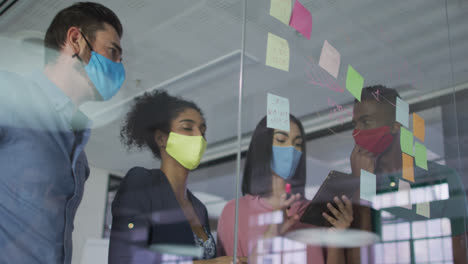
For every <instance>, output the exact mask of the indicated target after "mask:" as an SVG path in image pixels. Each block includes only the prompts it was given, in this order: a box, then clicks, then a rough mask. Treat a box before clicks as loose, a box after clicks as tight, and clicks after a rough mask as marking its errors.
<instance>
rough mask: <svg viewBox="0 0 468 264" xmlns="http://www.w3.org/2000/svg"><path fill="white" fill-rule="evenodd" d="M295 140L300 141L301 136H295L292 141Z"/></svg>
mask: <svg viewBox="0 0 468 264" xmlns="http://www.w3.org/2000/svg"><path fill="white" fill-rule="evenodd" d="M296 139H302V136H301V135H299V136H296V137H295V138H294V140H296Z"/></svg>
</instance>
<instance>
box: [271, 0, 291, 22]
mask: <svg viewBox="0 0 468 264" xmlns="http://www.w3.org/2000/svg"><path fill="white" fill-rule="evenodd" d="M270 15H271V16H272V17H274V18H276V19H278V20H279V21H281V22H283V23H284V24H286V25H289V20H290V19H291V0H271V3H270Z"/></svg>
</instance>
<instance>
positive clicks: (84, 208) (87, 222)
mask: <svg viewBox="0 0 468 264" xmlns="http://www.w3.org/2000/svg"><path fill="white" fill-rule="evenodd" d="M108 178H109V172H108V171H105V170H101V169H98V168H93V167H91V174H90V176H89V178H88V180H87V181H86V185H85V191H84V195H83V200H82V201H81V204H80V206H79V208H78V211H77V213H76V216H75V229H74V231H73V259H72V264H80V263H81V258H82V256H83V253H84V252H83V248H84V245H85V243H86V241H87V240H95V239H101V236H102V230H103V224H104V211H105V207H106V193H107V184H108V183H107V182H108Z"/></svg>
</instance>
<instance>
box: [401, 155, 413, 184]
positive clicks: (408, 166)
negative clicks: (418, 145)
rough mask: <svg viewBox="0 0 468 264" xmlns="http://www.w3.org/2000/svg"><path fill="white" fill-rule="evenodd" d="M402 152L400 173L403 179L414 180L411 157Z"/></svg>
mask: <svg viewBox="0 0 468 264" xmlns="http://www.w3.org/2000/svg"><path fill="white" fill-rule="evenodd" d="M401 154H402V159H403V161H402V168H401V170H402V174H403V179H405V180H407V181H410V182H414V165H413V157H411V156H409V155H407V154H405V153H401Z"/></svg>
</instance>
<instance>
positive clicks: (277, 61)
mask: <svg viewBox="0 0 468 264" xmlns="http://www.w3.org/2000/svg"><path fill="white" fill-rule="evenodd" d="M265 64H266V65H268V66H270V67H273V68H277V69H280V70H283V71H289V44H288V41H287V40H285V39H283V38H281V37H278V36H276V35H275V34H272V33H268V41H267V53H266V61H265Z"/></svg>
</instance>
